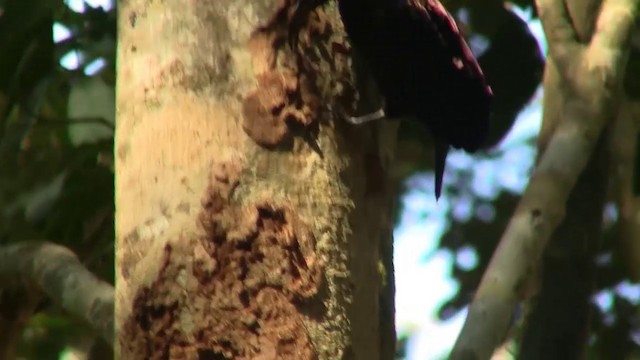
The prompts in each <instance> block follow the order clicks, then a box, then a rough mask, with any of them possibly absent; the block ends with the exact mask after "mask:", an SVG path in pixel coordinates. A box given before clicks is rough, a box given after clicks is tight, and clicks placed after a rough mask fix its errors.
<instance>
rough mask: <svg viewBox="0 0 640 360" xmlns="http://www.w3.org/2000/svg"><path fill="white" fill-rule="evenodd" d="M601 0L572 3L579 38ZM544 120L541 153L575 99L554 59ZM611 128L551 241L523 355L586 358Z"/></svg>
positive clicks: (587, 34) (586, 37) (590, 27)
mask: <svg viewBox="0 0 640 360" xmlns="http://www.w3.org/2000/svg"><path fill="white" fill-rule="evenodd" d="M600 5H601V1H600V0H580V1H572V2H567V12H568V17H569V18H570V19H571V20H572V24H573V27H574V29H575V32H576V34H577V35H578V37H579V40H580V41H581V42H582V43H584V44H588V43H589V42H590V41H591V38H592V35H593V32H594V29H595V24H596V20H597V18H598V12H599V10H600ZM544 88H545V101H544V119H543V127H542V131H541V134H540V136H539V138H538V147H539V150H540V151H539V153H543V152H544V150H545V149H546V146H547V143H548V142H549V139H550V137H551V135H552V133H553V132H554V131H555V129H556V128H557V127H558V124H559V123H560V122H561V121H562V116H563V114H564V113H565V111H566V110H564V109H565V108H567V107H568V106H570V104H571V103H572V102H573V101H574V100H573V99H572V96H571V93H572V91H571V89H569V88H568V87H567V84H566V82H565V81H564V79H563V76H562V75H561V74H559V73H558V69H557V67H556V64H555V63H554V61H553V59H552V58H550V59H549V61H548V62H547V68H546V71H545V77H544ZM606 139H607V131H604V132H603V133H602V134H601V135H600V137H599V141H598V144H597V145H596V147H595V149H594V152H593V154H592V155H591V159H590V161H589V163H588V164H587V166H586V168H585V169H584V171H583V172H582V174H581V175H580V177H579V178H578V181H577V183H576V185H575V186H574V188H573V190H572V191H571V195H570V196H569V199H568V201H567V205H566V206H567V212H566V216H565V217H564V219H563V221H562V223H561V224H560V225H559V226H558V228H557V229H556V230H555V231H554V233H553V235H552V236H551V238H550V239H549V245H548V246H547V248H546V249H545V252H544V256H543V258H542V264H541V266H542V269H541V272H542V276H541V284H540V288H539V294H538V295H536V296H535V297H534V298H533V299H532V301H531V311H530V314H529V317H528V319H527V320H526V321H527V323H526V329H525V332H524V336H523V339H522V343H521V346H520V358H522V359H581V358H584V357H585V356H586V349H587V346H588V335H589V328H590V322H591V321H590V320H591V317H590V315H591V294H592V293H593V288H594V285H595V270H596V269H595V254H596V251H597V249H598V247H599V244H600V239H601V238H602V215H603V211H604V204H605V198H606V192H607V186H608V178H609V173H610V172H609V171H610V168H609V146H607V145H608V144H607V141H606Z"/></svg>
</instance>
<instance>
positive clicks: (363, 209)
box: [115, 0, 395, 360]
mask: <svg viewBox="0 0 640 360" xmlns="http://www.w3.org/2000/svg"><path fill="white" fill-rule="evenodd" d="M292 6H293V4H292V3H291V2H290V1H275V0H258V1H255V0H253V1H249V0H240V1H227V0H224V1H192V2H184V1H175V0H171V1H165V2H161V3H158V2H151V1H148V0H127V1H122V2H121V4H120V8H119V23H118V26H119V44H118V83H117V111H118V112H117V115H118V123H117V136H116V157H117V159H116V205H117V211H116V238H117V272H116V274H117V282H116V283H117V290H116V346H115V347H116V357H118V358H121V359H165V358H171V359H174V358H187V359H302V360H304V359H379V358H384V359H391V358H392V356H393V343H394V341H395V334H394V330H393V301H392V289H393V282H392V277H391V276H390V275H389V274H392V269H391V268H390V266H389V265H390V263H391V260H390V259H391V245H390V241H391V229H392V224H391V211H392V209H391V204H392V203H393V202H392V199H391V189H393V186H392V185H391V184H389V181H388V180H387V179H388V177H387V166H388V163H389V161H390V152H389V151H388V150H389V149H390V148H391V147H392V145H393V141H392V140H393V138H394V136H390V134H394V131H395V129H394V128H393V125H389V124H372V125H368V126H362V127H353V126H350V125H347V124H345V123H344V122H342V121H340V120H339V119H336V118H335V117H334V112H333V111H332V110H331V109H332V108H334V105H337V107H341V108H345V109H349V108H352V107H353V103H354V102H355V100H356V99H357V98H358V93H357V91H355V90H354V86H353V85H352V84H353V81H352V79H353V76H352V74H351V73H352V71H351V66H350V60H349V47H348V44H347V42H346V41H345V39H344V36H343V33H342V31H341V29H340V25H339V21H337V20H336V19H337V14H336V10H335V8H333V7H332V6H327V7H326V8H325V9H319V10H318V11H316V12H314V13H313V14H312V15H311V16H310V19H309V25H308V26H307V27H305V29H303V33H302V34H301V42H300V44H299V46H298V47H297V48H296V49H290V48H289V47H288V46H287V45H286V39H287V35H288V34H287V21H288V18H289V16H290V14H291V11H292V10H293V8H292ZM380 249H382V251H384V253H383V254H381V250H380ZM380 264H384V265H385V266H381V265H380ZM390 294H391V295H390Z"/></svg>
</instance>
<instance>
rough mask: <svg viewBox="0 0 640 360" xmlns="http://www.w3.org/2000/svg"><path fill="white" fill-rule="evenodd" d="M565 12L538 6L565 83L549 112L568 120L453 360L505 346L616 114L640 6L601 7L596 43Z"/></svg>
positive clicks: (626, 2) (630, 1) (631, 0)
mask: <svg viewBox="0 0 640 360" xmlns="http://www.w3.org/2000/svg"><path fill="white" fill-rule="evenodd" d="M565 5H566V4H565V2H564V1H557V0H538V2H537V6H538V12H539V14H540V19H541V21H542V24H543V27H544V30H545V34H546V36H547V40H548V42H549V59H548V62H547V66H549V62H553V64H554V65H553V66H556V67H557V69H558V75H559V78H560V79H562V81H563V86H562V87H560V88H559V89H558V90H559V96H557V97H555V98H554V99H553V100H552V101H554V102H557V103H556V105H555V106H552V105H550V104H549V102H546V103H545V104H544V106H545V108H550V109H557V113H555V114H554V115H553V116H557V117H558V118H559V119H562V121H559V122H554V123H557V124H558V125H557V128H555V129H552V130H551V133H552V134H553V135H552V136H551V139H550V141H549V144H548V146H547V148H546V150H545V151H544V153H543V154H542V156H541V158H540V162H539V163H538V165H537V166H536V169H535V172H534V174H533V175H532V178H531V181H530V183H529V185H528V187H527V189H526V191H525V193H524V194H523V197H522V199H521V201H520V203H519V205H518V208H517V209H516V211H515V214H514V215H513V217H512V218H511V221H510V223H509V225H508V226H507V229H506V230H505V233H504V234H503V236H502V239H501V241H500V245H499V246H498V249H497V250H496V253H495V254H494V256H493V258H492V260H491V262H490V264H489V267H488V268H487V270H486V272H485V274H484V276H483V279H482V282H481V284H480V287H479V289H478V291H477V292H476V296H475V298H474V300H473V302H472V304H471V306H470V308H469V315H468V317H467V320H466V322H465V324H464V326H463V329H462V332H461V334H460V336H459V337H458V340H457V341H456V344H455V346H454V349H453V352H452V354H451V358H452V359H488V358H490V357H491V355H492V353H493V351H494V349H495V348H496V347H497V346H498V345H499V344H500V343H501V342H502V341H503V340H504V337H505V335H506V333H507V329H508V327H509V324H510V320H511V318H512V315H513V311H514V309H515V307H516V305H517V303H518V301H519V300H520V298H521V296H522V293H523V291H524V290H525V289H524V287H525V285H526V283H527V279H528V277H529V276H530V273H531V271H533V269H534V268H535V267H536V265H537V263H538V261H539V260H540V257H541V255H542V253H543V250H544V249H545V247H546V244H547V241H548V239H549V237H550V236H551V234H552V233H553V231H554V230H555V229H556V227H557V226H558V225H559V224H560V222H561V220H562V219H563V217H564V213H565V206H566V201H567V199H568V198H569V194H570V193H571V191H572V189H573V187H574V185H575V184H576V181H577V179H578V177H579V175H580V174H581V173H582V172H583V170H584V169H585V167H586V165H587V163H588V161H589V159H590V158H591V155H592V153H593V151H594V149H595V148H596V144H597V142H598V139H599V138H600V136H601V135H600V134H601V132H602V129H603V128H604V126H605V124H607V123H608V122H611V121H612V119H614V118H615V115H616V112H617V105H618V101H619V97H620V88H621V84H622V75H623V74H624V70H625V66H626V61H627V53H628V49H629V46H628V45H629V42H630V37H631V30H632V28H633V26H634V17H635V14H636V12H637V10H638V1H637V0H605V1H604V2H603V3H602V6H600V4H597V5H598V6H597V8H598V9H600V11H599V15H598V19H597V26H596V22H594V23H592V24H590V26H591V28H594V29H596V31H595V33H594V36H593V37H592V38H591V39H590V40H589V38H588V37H587V38H583V37H581V35H584V34H582V33H577V31H576V29H575V28H574V25H573V20H574V19H572V18H570V17H569V16H568V14H567V9H566V7H565ZM574 5H577V4H574ZM583 5H584V4H583ZM577 8H578V7H576V11H578V10H579V11H586V13H589V11H592V10H593V9H592V8H591V7H589V6H586V7H584V8H579V9H577ZM569 12H570V13H571V14H572V15H574V16H576V17H580V15H576V14H577V12H572V10H569ZM582 18H584V17H582ZM614 19H615V20H614ZM581 41H584V43H582V42H581ZM545 116H546V112H545ZM543 131H545V129H544V128H543Z"/></svg>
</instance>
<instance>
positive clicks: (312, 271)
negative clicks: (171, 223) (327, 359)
mask: <svg viewBox="0 0 640 360" xmlns="http://www.w3.org/2000/svg"><path fill="white" fill-rule="evenodd" d="M242 171H243V167H242V165H241V164H240V163H235V162H228V163H222V164H218V165H216V166H214V168H213V170H212V172H211V178H210V185H209V187H208V189H207V191H206V193H205V195H204V197H203V200H202V201H203V206H202V209H201V213H200V216H199V223H200V225H201V227H202V229H203V230H204V231H203V234H204V235H203V236H202V238H200V239H199V241H190V240H189V239H178V241H175V242H173V243H172V244H173V245H169V244H167V245H166V246H165V248H164V253H163V256H162V257H161V258H160V259H159V261H160V266H159V271H158V274H157V276H156V278H155V279H154V280H153V281H152V282H151V283H150V284H149V285H146V286H143V287H141V288H140V289H139V290H138V291H137V292H136V293H135V295H134V299H133V308H132V313H131V315H130V316H129V318H128V319H127V320H126V321H125V322H124V324H123V326H122V328H121V333H120V334H119V338H120V339H123V340H124V342H123V343H122V344H121V346H122V348H121V349H122V351H121V353H122V355H123V357H127V358H135V359H292V360H293V359H296V360H298V359H300V360H305V359H315V358H316V357H315V351H314V349H313V347H312V344H311V340H310V338H309V335H308V334H307V332H306V328H305V326H304V323H303V321H304V319H305V315H303V312H304V311H306V310H307V309H308V308H310V307H313V306H310V305H314V304H315V303H317V302H321V299H319V297H317V296H316V295H317V293H318V290H319V287H320V285H321V282H322V281H321V280H322V266H321V264H320V262H319V260H318V259H317V257H316V254H315V251H316V249H315V239H314V236H313V234H312V233H311V231H310V230H309V228H308V227H307V226H306V224H304V223H303V222H302V221H301V220H300V219H299V218H298V217H297V216H296V214H295V212H294V211H293V210H292V209H291V208H290V207H288V206H283V205H277V204H272V203H269V202H260V203H250V204H240V203H239V202H238V201H237V200H236V199H235V197H234V192H235V189H236V188H237V186H238V185H239V178H240V175H241V172H242ZM121 341H122V340H121Z"/></svg>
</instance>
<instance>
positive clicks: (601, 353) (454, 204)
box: [0, 0, 640, 359]
mask: <svg viewBox="0 0 640 360" xmlns="http://www.w3.org/2000/svg"><path fill="white" fill-rule="evenodd" d="M443 3H444V4H445V5H446V6H447V7H448V8H449V10H450V11H451V12H452V13H453V14H455V15H456V17H457V20H458V21H459V23H460V27H461V28H462V29H463V31H464V32H465V34H466V35H467V37H468V40H469V43H470V45H471V47H472V49H473V51H474V52H475V53H476V55H477V56H478V57H479V62H480V64H481V66H482V68H483V70H484V72H485V74H486V76H487V77H488V79H489V82H490V83H491V85H492V88H493V91H494V93H495V95H496V98H495V106H494V109H495V111H494V118H493V119H492V121H493V122H492V132H491V136H490V141H489V143H488V144H487V150H486V151H484V152H483V153H481V154H479V155H477V156H474V157H471V156H468V155H466V154H462V153H457V152H454V153H453V154H452V155H451V158H450V160H449V168H448V169H447V173H446V178H445V182H446V184H447V185H446V188H445V193H444V196H443V198H442V199H441V200H440V201H439V202H438V203H437V204H436V203H435V201H434V200H433V186H432V184H433V181H432V180H433V173H432V172H431V169H432V166H433V164H432V159H433V156H432V155H433V154H432V153H431V151H432V150H431V144H430V140H429V138H428V136H427V135H426V134H424V133H423V131H422V129H416V128H412V126H413V125H415V123H414V122H407V123H406V124H403V126H402V128H401V132H400V141H399V145H398V149H397V161H396V164H395V165H396V166H395V168H394V174H393V175H394V176H395V177H396V178H397V179H398V180H400V181H399V183H401V184H402V188H401V189H400V192H399V196H398V208H397V209H398V211H397V220H396V221H397V224H398V229H397V231H396V238H397V246H396V253H395V260H396V263H397V264H398V265H397V267H398V268H397V276H398V279H397V281H398V287H399V291H398V306H399V308H398V328H399V334H400V338H399V344H400V345H401V346H399V349H398V350H399V354H398V355H399V357H404V356H406V357H410V358H414V359H423V358H425V357H424V356H426V355H424V354H427V353H428V352H420V351H418V350H416V349H417V348H420V345H419V344H418V342H422V343H424V342H429V341H439V340H436V339H435V338H434V337H432V336H431V335H429V334H427V336H426V337H425V336H420V332H421V330H420V329H421V326H422V325H421V324H420V321H418V320H417V319H420V318H425V317H426V318H434V319H438V321H442V322H443V323H446V322H447V321H450V320H451V319H452V318H454V317H458V318H460V314H464V309H465V307H466V305H467V304H468V303H469V301H470V299H471V297H472V296H473V291H474V289H475V288H476V286H477V285H478V283H479V281H480V278H481V275H482V273H483V271H484V268H485V267H486V265H487V263H488V261H489V258H490V255H491V254H492V252H493V250H494V248H495V246H496V245H497V241H498V240H499V238H500V235H501V233H502V231H503V230H504V228H505V225H506V224H507V222H508V220H509V217H510V216H511V214H512V212H513V210H514V208H515V206H516V204H517V202H518V199H519V196H520V193H521V192H522V191H523V189H524V186H525V185H526V179H527V177H528V174H529V172H530V171H531V169H532V166H533V162H534V160H535V130H536V129H537V127H538V126H539V122H540V111H539V107H540V104H539V102H540V94H541V90H540V81H541V79H542V72H543V67H544V56H543V52H544V49H543V48H541V47H540V43H539V41H538V40H537V39H536V36H534V34H533V33H532V27H531V24H528V23H527V21H526V19H525V17H523V16H522V14H521V12H522V11H520V13H519V12H518V11H514V10H516V9H520V10H522V9H525V10H528V11H529V15H530V17H531V18H532V19H535V10H534V9H533V2H532V0H516V1H512V2H503V1H502V0H485V1H482V2H478V1H472V0H447V1H443ZM115 49H116V7H115V3H113V2H111V1H110V0H102V1H96V0H92V1H86V2H83V1H82V0H68V1H62V0H0V251H1V246H2V245H6V244H10V243H14V242H19V241H24V240H33V239H46V240H48V241H52V242H56V243H60V244H64V245H66V246H68V247H69V248H71V249H72V250H73V251H75V252H76V254H78V257H79V258H80V259H81V260H82V261H83V262H84V263H85V264H86V266H87V267H88V268H89V269H90V270H91V271H93V272H94V273H96V274H97V275H98V276H99V277H101V278H102V279H105V280H107V281H109V282H111V283H113V279H114V268H113V263H114V251H113V250H114V243H113V241H114V228H113V219H114V217H113V213H114V205H113V199H114V190H113V177H114V172H113V135H114V126H115V100H114V99H115V97H114V85H115V84H114V83H115ZM628 72H630V73H632V74H633V73H637V74H640V44H636V47H635V48H634V49H633V54H632V57H631V62H630V65H629V68H628ZM625 89H626V91H627V94H628V95H629V96H631V97H634V98H637V97H640V76H635V77H634V76H627V78H626V82H625ZM523 109H524V111H523ZM535 109H537V111H536V110H535ZM527 114H528V115H527ZM525 118H528V119H529V121H528V122H527V121H526V119H525ZM516 119H518V122H516ZM530 119H533V121H531V120H530ZM514 123H515V124H516V125H515V126H514ZM532 123H533V124H534V125H533V127H532V126H531V124H532ZM518 124H520V125H518ZM523 129H524V130H523ZM505 137H506V138H507V139H506V140H505ZM617 214H618V209H617V206H616V204H615V203H614V202H611V203H610V204H609V205H608V206H607V208H606V212H605V214H604V220H603V221H605V225H606V226H605V231H604V233H603V241H602V248H601V249H600V251H599V253H600V255H599V256H598V257H597V259H595V260H596V263H597V266H598V269H599V276H598V284H597V291H596V292H595V293H594V296H593V310H594V316H593V326H592V330H591V331H592V337H591V342H590V357H591V358H600V359H621V358H629V357H640V351H639V348H638V346H639V345H638V344H640V331H639V329H638V320H639V318H638V300H639V299H640V287H639V286H638V285H637V284H636V283H634V282H633V281H632V280H631V279H629V276H628V275H627V274H626V273H625V269H626V267H625V266H624V264H622V263H621V262H622V260H621V256H619V255H618V252H616V248H615V245H616V244H617V241H616V237H617V236H618V231H617V226H616V225H617V223H618V221H617V220H618V216H617ZM416 226H417V227H416ZM411 227H413V228H417V229H426V230H425V231H423V232H411V231H409V230H407V229H411ZM403 229H404V230H403ZM407 234H408V235H407ZM407 242H410V243H412V244H422V247H419V248H420V249H422V251H419V252H417V255H416V256H417V257H416V258H415V259H408V258H406V257H403V256H404V255H403V254H404V252H403V249H412V250H410V252H412V253H415V251H413V250H414V249H415V248H416V247H415V246H411V247H406V246H405V245H404V244H405V243H407ZM434 256H443V257H444V258H446V259H448V260H446V261H445V262H444V264H445V266H444V267H440V268H439V269H440V270H439V271H438V273H437V274H434V273H433V271H431V272H430V273H429V274H428V276H427V277H426V278H425V277H420V276H417V275H419V274H418V273H419V271H422V270H424V268H420V267H419V266H417V267H413V268H411V267H407V268H406V270H403V267H402V264H403V263H407V262H410V261H414V262H417V263H425V262H427V261H428V260H429V259H432V258H433V257H434ZM414 269H417V270H414ZM407 274H409V275H407ZM411 275H416V276H411ZM405 276H406V277H405ZM435 278H440V279H442V278H447V279H451V280H452V281H453V282H454V283H455V289H456V290H455V291H453V292H451V294H449V295H447V296H444V297H442V298H438V299H436V300H435V301H436V305H435V306H436V307H435V310H434V311H432V310H430V308H429V307H428V306H426V305H425V306H423V307H422V308H421V309H417V310H416V309H412V308H410V306H407V307H406V308H405V307H404V305H403V304H426V303H427V302H428V301H427V300H425V299H422V298H420V295H419V294H413V293H410V294H408V295H407V293H406V292H404V291H403V290H402V289H403V288H406V287H403V283H409V284H410V285H411V287H414V288H421V289H426V291H428V290H429V288H430V287H431V286H432V284H431V283H430V279H435ZM636 280H637V279H636ZM434 281H435V280H434ZM6 294H7V293H6V292H2V291H0V314H1V313H2V311H5V312H6V311H11V309H10V308H7V307H10V306H11V304H12V302H11V301H8V296H7V295H6ZM402 296H405V297H406V296H408V297H409V299H408V300H407V299H404V298H401V297H402ZM418 307H419V306H418ZM37 309H38V311H37V313H36V314H35V316H32V317H31V318H30V320H29V323H28V327H27V329H26V330H25V331H24V334H23V335H22V337H21V345H20V351H21V354H20V355H21V357H22V358H25V359H59V358H73V356H76V355H73V351H74V348H77V349H81V350H82V349H85V350H83V351H85V352H86V349H88V348H90V347H91V344H92V342H93V338H94V337H93V335H92V334H91V332H88V331H87V329H86V327H85V325H83V324H82V323H81V322H80V321H78V320H77V319H71V318H69V317H68V316H66V314H64V312H61V311H60V310H59V309H57V308H56V307H54V306H53V305H52V304H50V303H49V302H48V301H46V299H45V300H42V301H41V302H40V304H39V305H38V308H37ZM407 312H408V315H403V314H405V313H407ZM420 312H422V313H420ZM407 319H409V320H407ZM411 319H416V320H413V321H412V320H411ZM411 324H415V326H414V325H411ZM0 336H2V334H0ZM449 337H451V339H449V340H447V342H445V343H446V344H449V343H452V342H453V340H454V337H455V333H454V334H453V335H451V336H449ZM445 351H446V350H445ZM81 352H82V351H81ZM419 354H423V355H419ZM429 354H431V353H429ZM444 354H445V353H441V354H440V355H444ZM440 355H428V356H430V357H432V358H440ZM421 356H422V357H421ZM96 358H97V357H96Z"/></svg>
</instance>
